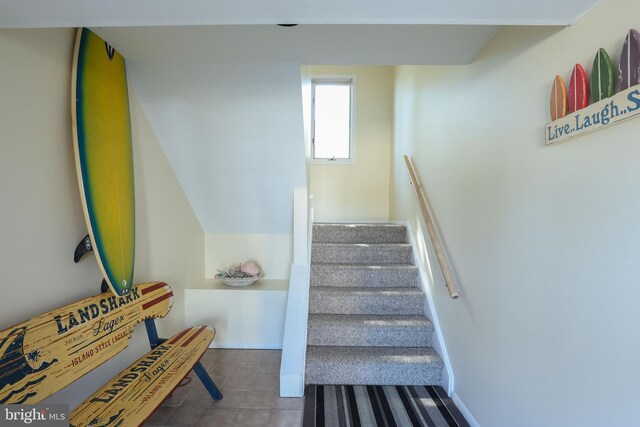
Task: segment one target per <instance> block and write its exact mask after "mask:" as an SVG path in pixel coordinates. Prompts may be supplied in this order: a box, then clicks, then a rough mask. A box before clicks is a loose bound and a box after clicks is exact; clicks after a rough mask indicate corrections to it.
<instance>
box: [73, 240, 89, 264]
mask: <svg viewBox="0 0 640 427" xmlns="http://www.w3.org/2000/svg"><path fill="white" fill-rule="evenodd" d="M92 250H93V246H92V245H91V239H90V238H89V235H88V234H87V235H86V236H85V237H84V238H83V239H82V240H80V243H78V246H76V250H75V252H74V253H73V262H75V263H76V264H77V263H78V262H79V261H80V258H82V256H83V255H84V254H86V253H87V252H91V251H92Z"/></svg>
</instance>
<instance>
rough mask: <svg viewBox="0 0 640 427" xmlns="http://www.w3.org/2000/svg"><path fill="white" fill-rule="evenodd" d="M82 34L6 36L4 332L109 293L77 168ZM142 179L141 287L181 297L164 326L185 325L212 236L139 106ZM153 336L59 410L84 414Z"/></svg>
mask: <svg viewBox="0 0 640 427" xmlns="http://www.w3.org/2000/svg"><path fill="white" fill-rule="evenodd" d="M74 34H75V31H72V30H69V29H61V30H0V57H2V58H3V59H2V67H0V93H1V94H2V96H1V97H0V129H1V130H2V133H1V142H0V195H1V197H2V208H1V209H0V235H1V236H2V238H0V272H1V281H0V290H2V291H3V292H4V295H3V296H2V297H1V298H0V329H5V328H8V327H9V326H11V325H13V324H15V323H17V322H20V321H24V320H27V319H29V318H30V317H33V316H35V315H37V314H41V313H43V312H45V311H47V310H50V309H54V308H56V307H59V306H62V305H64V304H68V303H71V302H73V301H76V300H78V299H80V298H83V297H87V296H90V295H94V294H96V293H98V292H99V289H100V281H101V276H100V272H99V270H98V267H97V264H96V262H95V258H94V257H93V256H92V255H91V254H89V255H87V256H85V258H83V259H82V260H81V262H80V263H79V264H74V263H73V250H74V249H75V246H76V244H77V243H78V242H79V241H80V239H81V238H82V237H84V235H85V234H86V233H87V229H86V225H85V221H84V217H83V215H82V209H81V203H80V196H79V192H78V185H77V181H76V174H75V164H74V160H73V145H72V144H73V143H72V137H71V114H70V93H71V88H70V80H71V62H72V50H73V42H74ZM132 111H133V116H134V126H135V127H134V132H133V137H134V161H135V166H134V167H135V174H136V202H137V206H136V207H137V211H136V222H137V233H136V237H137V247H136V270H135V280H136V281H142V280H165V281H167V282H168V283H170V284H172V285H173V287H174V290H175V291H176V293H177V300H176V305H175V306H174V309H173V311H172V313H171V314H170V315H169V319H168V321H167V322H165V323H164V325H165V328H164V329H163V330H166V331H167V332H172V331H173V330H175V329H177V328H178V327H180V326H182V325H183V324H184V313H183V312H182V310H181V309H180V306H181V300H180V298H181V296H180V295H181V291H180V288H181V287H182V286H183V284H185V283H188V282H189V281H192V280H197V278H198V277H202V271H203V269H204V255H203V252H204V243H203V233H202V230H201V229H200V227H199V225H198V224H197V221H196V219H195V216H194V215H193V212H190V207H189V205H188V204H187V203H186V198H185V197H184V195H183V194H181V192H180V189H179V187H178V185H177V181H176V179H175V176H173V172H172V171H171V169H170V168H169V167H168V165H167V161H166V159H164V158H163V155H162V152H161V149H160V147H159V146H158V143H157V141H156V140H155V138H153V135H152V133H151V132H150V131H149V129H148V127H146V125H145V123H144V122H145V119H144V115H143V113H142V112H141V111H140V109H139V108H138V104H137V102H136V100H135V98H134V99H132ZM148 348H149V347H148V343H147V339H146V334H145V332H144V328H143V327H138V328H136V331H135V332H134V335H133V340H132V342H131V346H130V347H129V349H127V350H125V351H124V352H123V353H122V354H121V355H119V356H117V357H116V358H114V359H112V360H111V361H110V362H108V363H107V364H106V365H103V366H102V367H100V368H98V369H96V370H95V371H94V372H92V373H90V374H88V375H86V376H85V377H83V378H82V379H81V380H79V381H78V382H76V383H75V384H74V385H72V386H69V387H67V388H66V389H65V390H63V391H62V392H60V393H58V394H56V395H54V397H52V398H51V399H50V400H49V401H52V402H59V403H69V404H70V405H71V407H74V406H76V405H77V404H78V403H79V402H80V401H81V400H82V399H83V398H84V397H86V396H88V395H89V394H90V393H91V392H93V391H95V390H96V389H97V388H98V387H100V386H101V385H102V384H103V383H104V382H106V381H107V380H108V379H109V378H111V377H113V376H114V375H115V374H116V373H118V372H119V371H120V370H121V369H123V368H125V367H126V366H128V365H129V364H130V363H131V362H133V361H134V360H135V358H136V357H138V356H139V355H140V354H142V353H143V352H144V351H147V350H148Z"/></svg>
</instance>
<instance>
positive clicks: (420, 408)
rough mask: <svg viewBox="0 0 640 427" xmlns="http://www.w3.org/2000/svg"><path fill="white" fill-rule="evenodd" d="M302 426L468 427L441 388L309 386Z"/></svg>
mask: <svg viewBox="0 0 640 427" xmlns="http://www.w3.org/2000/svg"><path fill="white" fill-rule="evenodd" d="M304 397H305V403H304V418H303V424H302V425H303V427H325V426H326V427H374V426H380V427H386V426H389V427H408V426H428V427H448V426H458V427H469V424H468V423H467V421H466V420H465V419H464V417H463V416H462V414H461V413H460V411H459V410H458V408H456V405H455V404H454V403H453V401H452V400H451V399H449V396H447V393H445V391H444V389H443V388H442V387H437V386H435V387H434V386H372V385H367V386H350V385H338V386H333V385H331V386H329V385H324V386H323V385H308V386H307V387H306V388H305V393H304Z"/></svg>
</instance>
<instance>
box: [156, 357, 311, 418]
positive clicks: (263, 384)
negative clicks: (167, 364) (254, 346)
mask: <svg viewBox="0 0 640 427" xmlns="http://www.w3.org/2000/svg"><path fill="white" fill-rule="evenodd" d="M280 357H281V351H280V350H222V349H209V350H207V352H206V353H205V355H204V356H203V357H202V359H201V362H202V365H203V366H204V367H205V368H206V369H207V371H208V372H209V373H210V374H211V377H212V378H213V381H214V382H215V383H216V385H217V386H218V388H219V389H220V391H221V392H222V394H223V396H224V399H222V400H220V401H214V400H213V399H211V396H210V395H209V394H208V393H207V391H206V390H205V388H204V387H203V386H202V383H201V382H200V380H199V379H198V377H197V376H196V375H195V374H194V373H191V374H190V375H189V377H191V382H190V383H189V384H187V385H185V386H183V387H178V388H177V389H176V391H174V393H173V395H172V396H171V397H170V398H169V399H168V400H167V401H166V402H165V403H164V405H163V406H162V407H161V408H159V409H158V410H157V411H156V413H155V414H154V415H153V416H152V417H151V418H150V419H149V420H148V421H147V422H146V423H145V426H164V427H180V426H189V427H208V426H215V427H225V426H234V427H238V426H269V427H276V426H277V427H300V426H301V425H302V409H303V407H304V398H280V397H279V390H280Z"/></svg>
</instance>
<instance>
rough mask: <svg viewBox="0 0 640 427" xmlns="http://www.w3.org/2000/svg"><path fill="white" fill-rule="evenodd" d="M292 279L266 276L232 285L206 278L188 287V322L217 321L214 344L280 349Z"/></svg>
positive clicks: (212, 345) (186, 292)
mask: <svg viewBox="0 0 640 427" xmlns="http://www.w3.org/2000/svg"><path fill="white" fill-rule="evenodd" d="M288 291H289V280H267V279H262V280H259V281H258V282H256V283H254V284H252V285H249V286H245V287H238V288H234V287H230V286H227V285H225V284H224V283H222V282H219V281H216V280H213V279H207V280H206V281H205V282H204V283H203V284H201V285H199V286H194V287H189V288H187V289H185V320H186V324H187V325H200V324H203V325H214V326H215V328H216V339H215V340H214V341H213V342H212V344H211V347H212V348H214V347H215V348H261V349H274V348H275V349H280V348H282V339H283V335H284V320H285V314H286V309H287V294H288Z"/></svg>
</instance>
